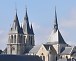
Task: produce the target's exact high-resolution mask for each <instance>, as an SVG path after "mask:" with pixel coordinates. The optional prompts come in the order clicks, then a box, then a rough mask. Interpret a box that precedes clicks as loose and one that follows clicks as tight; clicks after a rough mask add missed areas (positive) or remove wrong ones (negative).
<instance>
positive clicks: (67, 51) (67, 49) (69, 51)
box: [61, 47, 73, 55]
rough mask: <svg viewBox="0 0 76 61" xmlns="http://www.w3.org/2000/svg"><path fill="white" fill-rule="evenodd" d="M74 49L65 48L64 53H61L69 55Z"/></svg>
mask: <svg viewBox="0 0 76 61" xmlns="http://www.w3.org/2000/svg"><path fill="white" fill-rule="evenodd" d="M72 49H73V47H65V49H64V51H63V52H62V53H61V55H68V54H71V52H72Z"/></svg>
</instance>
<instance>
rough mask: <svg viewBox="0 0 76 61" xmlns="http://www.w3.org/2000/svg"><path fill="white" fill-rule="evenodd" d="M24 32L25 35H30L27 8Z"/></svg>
mask: <svg viewBox="0 0 76 61" xmlns="http://www.w3.org/2000/svg"><path fill="white" fill-rule="evenodd" d="M23 32H24V34H30V26H29V20H28V14H27V8H26V15H25V17H24V21H23Z"/></svg>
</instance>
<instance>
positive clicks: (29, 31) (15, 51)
mask: <svg viewBox="0 0 76 61" xmlns="http://www.w3.org/2000/svg"><path fill="white" fill-rule="evenodd" d="M8 36H9V37H8V43H7V46H6V48H5V50H4V51H3V52H2V53H1V55H0V59H1V58H2V57H3V56H7V58H9V57H10V56H12V57H15V56H18V57H20V56H21V57H24V56H25V59H26V60H27V61H76V46H71V45H69V44H68V43H66V41H65V40H64V39H63V37H62V35H61V33H60V31H59V28H58V21H57V13H56V9H55V20H54V25H53V30H52V32H51V36H50V38H49V41H47V42H46V43H44V44H42V45H35V38H34V30H33V26H32V24H31V25H30V24H29V18H28V13H27V9H26V14H25V16H24V20H23V23H22V25H20V23H19V20H18V16H17V11H16V14H15V18H14V20H13V24H12V26H11V28H10V31H9V34H8ZM9 55H10V56H9ZM7 58H6V59H7ZM10 58H11V57H10ZM16 59H17V58H16ZM22 59H23V58H22ZM28 59H30V60H28ZM34 59H36V60H34ZM39 59H40V60H39ZM8 61H10V60H8ZM13 61H15V60H13ZM16 61H17V60H16ZM18 61H20V60H18ZM22 61H23V60H22ZM24 61H25V60H24Z"/></svg>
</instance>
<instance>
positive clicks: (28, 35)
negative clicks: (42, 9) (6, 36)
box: [22, 9, 35, 53]
mask: <svg viewBox="0 0 76 61" xmlns="http://www.w3.org/2000/svg"><path fill="white" fill-rule="evenodd" d="M22 28H23V33H24V41H25V49H26V51H25V52H26V53H28V52H29V50H30V49H31V48H32V47H33V46H34V45H35V41H34V32H33V27H32V24H31V26H30V25H29V19H28V14H27V9H26V15H25V17H24V20H23V24H22Z"/></svg>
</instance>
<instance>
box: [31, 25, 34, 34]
mask: <svg viewBox="0 0 76 61" xmlns="http://www.w3.org/2000/svg"><path fill="white" fill-rule="evenodd" d="M31 34H34V31H33V27H32V24H31Z"/></svg>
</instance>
